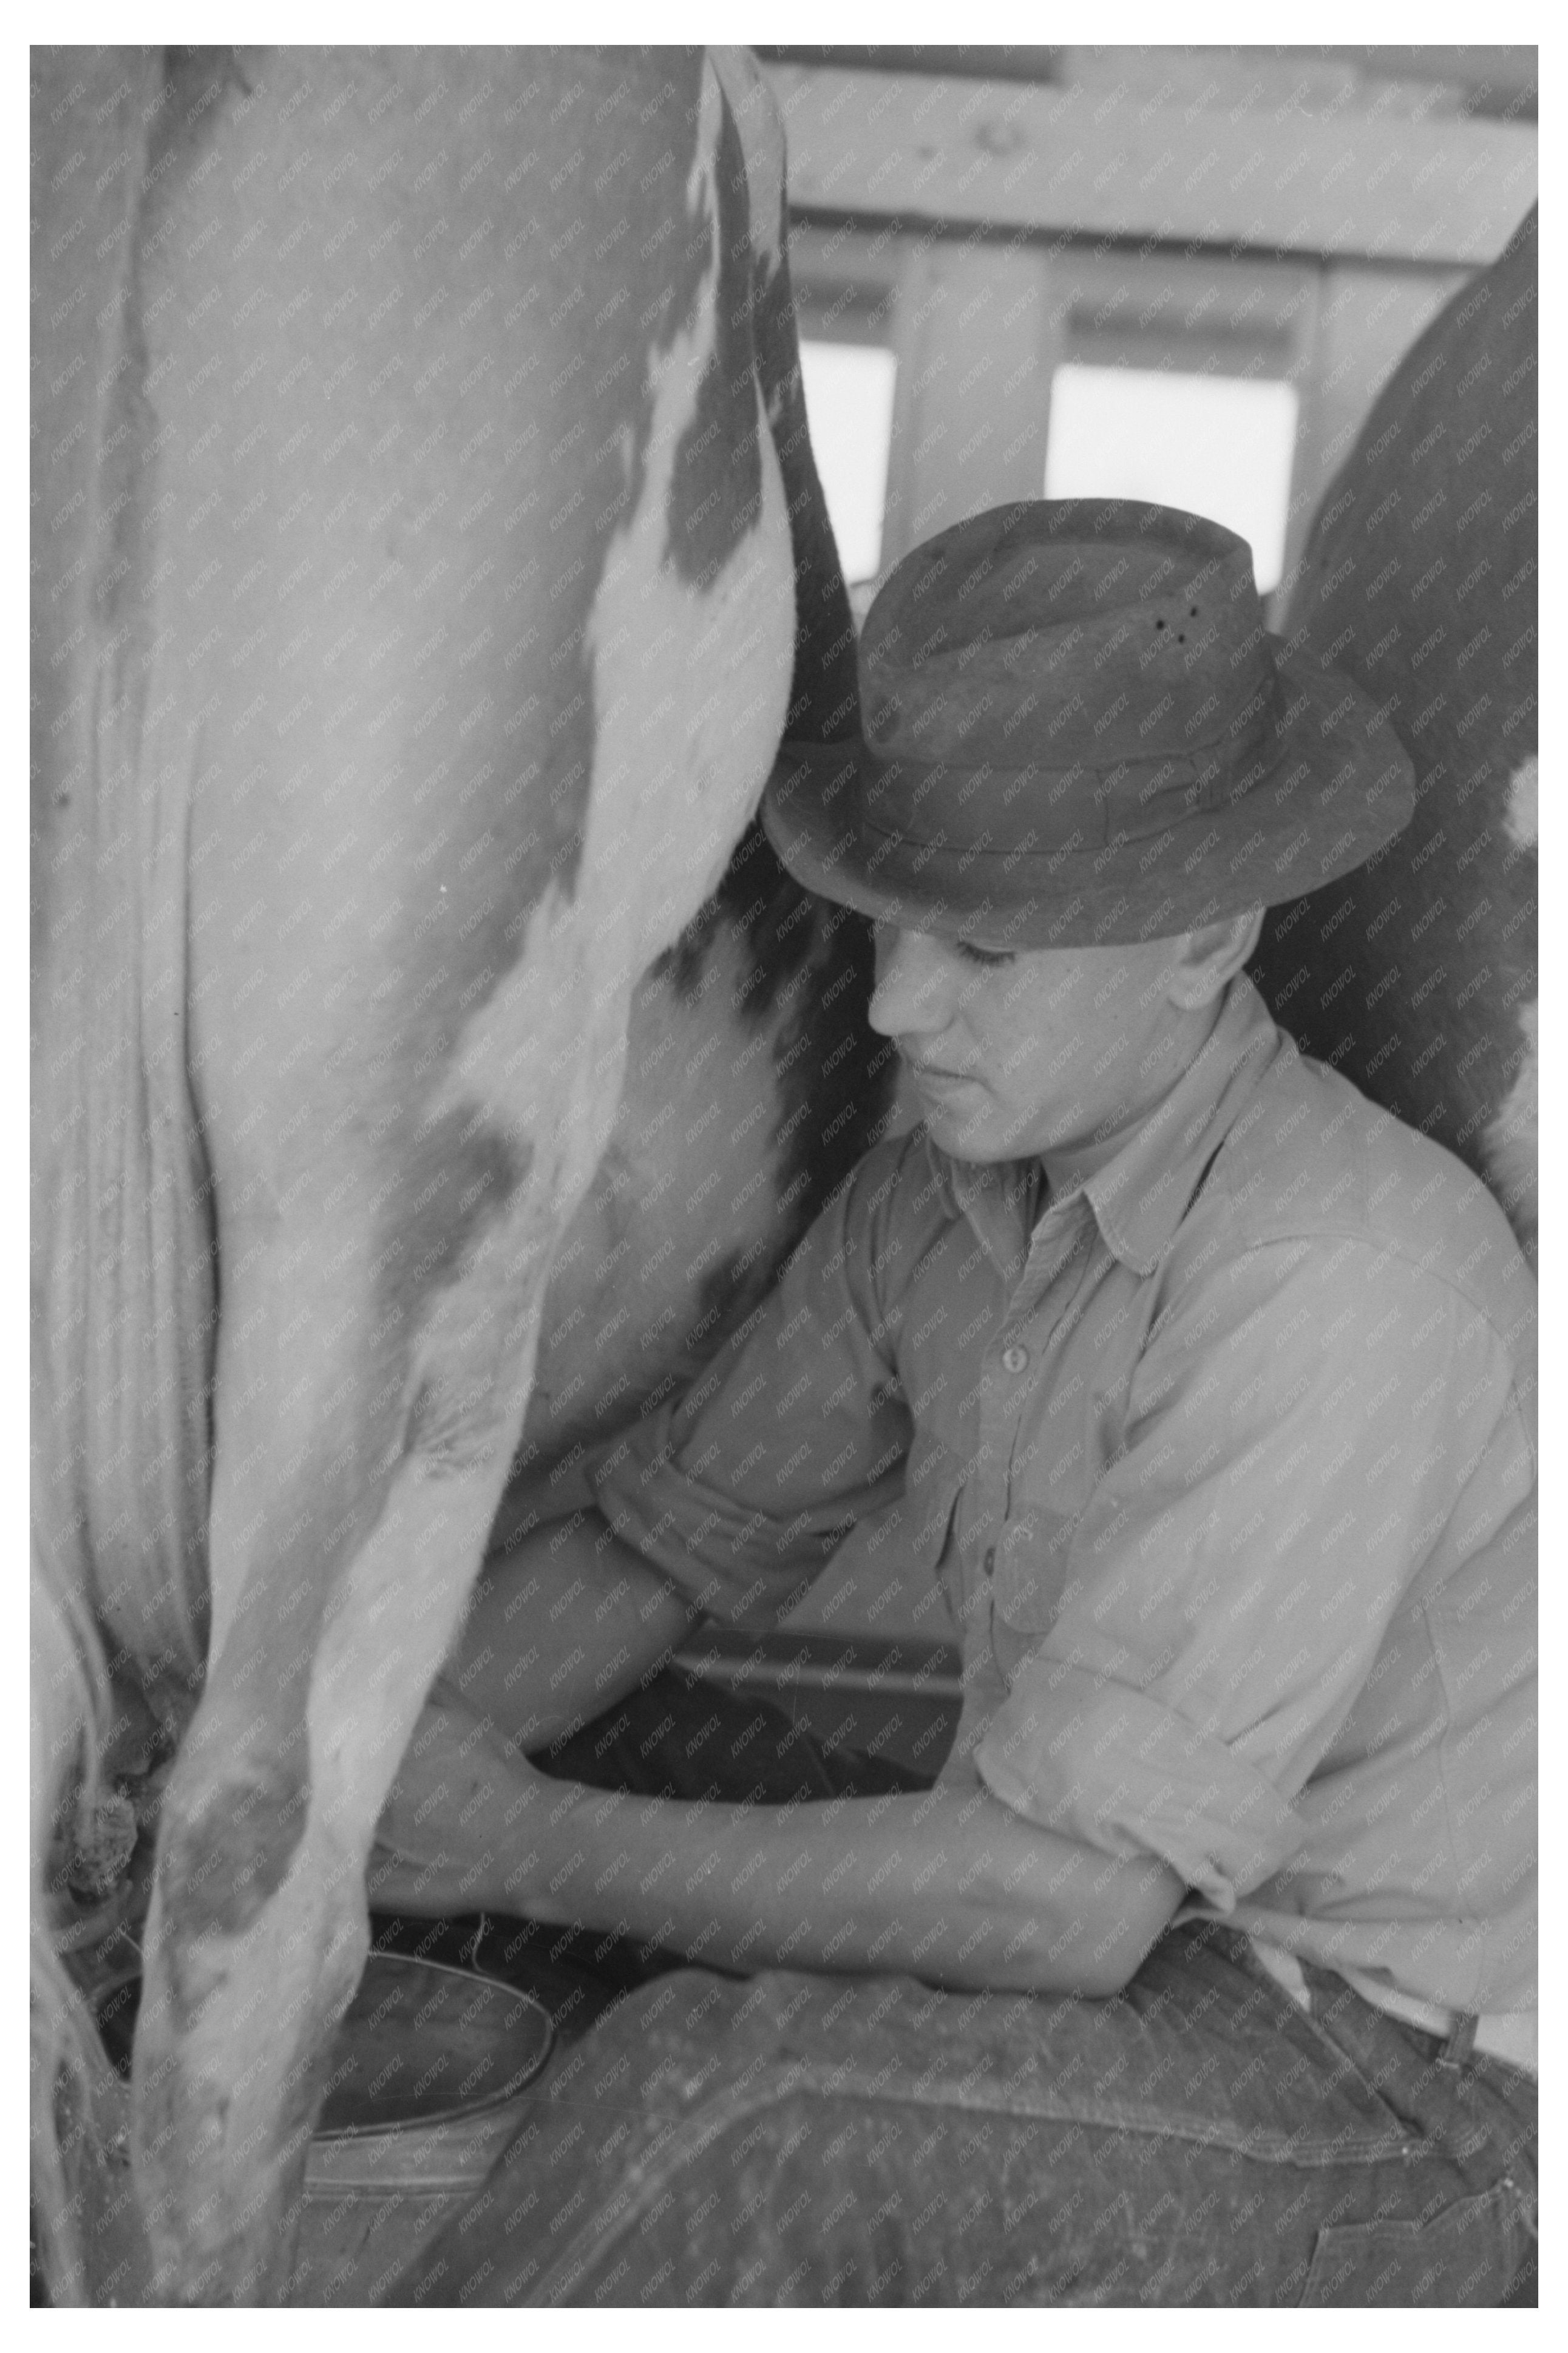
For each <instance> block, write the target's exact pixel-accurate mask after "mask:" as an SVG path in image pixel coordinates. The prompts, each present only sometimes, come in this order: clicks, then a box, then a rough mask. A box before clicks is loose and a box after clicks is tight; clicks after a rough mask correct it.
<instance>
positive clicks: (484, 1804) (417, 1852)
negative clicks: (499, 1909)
mask: <svg viewBox="0 0 1568 2353" xmlns="http://www.w3.org/2000/svg"><path fill="white" fill-rule="evenodd" d="M561 1796H562V1785H561V1783H560V1782H558V1781H550V1780H547V1779H546V1778H544V1776H543V1775H542V1774H540V1773H536V1772H535V1771H534V1769H533V1767H532V1766H531V1765H530V1764H529V1762H528V1760H527V1758H526V1757H523V1756H522V1755H521V1752H520V1751H519V1750H517V1749H515V1748H513V1747H510V1746H509V1745H508V1744H507V1743H506V1742H504V1741H503V1740H502V1739H501V1737H500V1734H499V1733H498V1732H497V1731H496V1730H495V1728H494V1726H493V1725H491V1723H490V1722H489V1718H488V1717H484V1716H480V1715H477V1714H476V1713H475V1711H474V1710H473V1709H472V1708H471V1707H470V1706H469V1705H468V1703H467V1701H466V1700H465V1699H464V1698H463V1697H462V1696H461V1694H458V1692H456V1691H455V1690H453V1688H452V1687H451V1686H450V1684H448V1683H446V1682H445V1680H444V1679H438V1680H437V1684H436V1686H435V1688H434V1690H433V1691H432V1692H431V1694H430V1697H429V1700H428V1701H427V1702H426V1708H425V1713H424V1715H422V1716H421V1717H420V1719H419V1722H418V1724H417V1725H416V1728H415V1733H414V1737H413V1739H412V1740H411V1741H410V1742H409V1744H408V1747H407V1750H406V1752H405V1756H404V1758H403V1762H402V1764H401V1765H400V1766H399V1767H398V1770H397V1778H396V1779H395V1781H394V1782H393V1785H392V1788H391V1789H390V1791H389V1792H388V1795H387V1799H386V1803H385V1805H384V1808H383V1809H382V1815H381V1820H380V1821H379V1823H378V1824H377V1826H376V1842H375V1847H374V1851H373V1852H372V1855H371V1861H370V1868H369V1871H368V1873H367V1875H366V1885H367V1888H368V1892H369V1894H370V1898H371V1901H372V1903H373V1904H374V1905H375V1906H376V1908H377V1909H378V1910H380V1911H384V1912H414V1913H418V1914H424V1915H431V1916H435V1917H441V1916H443V1915H450V1914H454V1913H460V1912H473V1911H478V1910H479V1909H480V1908H482V1907H483V1906H485V1905H489V1906H491V1907H494V1905H495V1904H496V1901H497V1895H498V1891H499V1892H504V1894H505V1896H506V1899H507V1904H508V1908H509V1909H512V1910H516V1911H524V1910H526V1909H527V1905H528V1897H529V1894H530V1890H531V1876H532V1873H533V1872H534V1871H535V1870H536V1869H537V1868H538V1864H539V1862H540V1861H541V1860H542V1854H541V1849H540V1842H539V1840H538V1839H537V1837H535V1835H534V1832H535V1831H538V1830H539V1829H541V1828H542V1827H544V1826H546V1825H547V1818H548V1815H549V1813H550V1811H551V1810H552V1807H553V1806H554V1805H556V1804H557V1803H558V1801H559V1799H560V1798H561Z"/></svg>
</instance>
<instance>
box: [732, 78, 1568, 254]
mask: <svg viewBox="0 0 1568 2353" xmlns="http://www.w3.org/2000/svg"><path fill="white" fill-rule="evenodd" d="M766 71H767V75H768V79H769V80H770V82H771V83H772V85H773V90H774V91H775V93H776V95H777V98H778V100H779V104H780V106H781V108H782V110H783V111H784V122H785V128H786V134H787V138H788V142H789V185H790V202H791V205H792V206H793V207H794V209H795V211H796V212H798V213H801V214H804V215H805V216H821V215H824V214H830V215H832V216H837V217H840V218H843V217H846V216H847V217H850V218H859V217H864V218H868V219H878V220H895V221H898V222H900V223H901V224H903V225H906V226H915V225H920V224H925V225H941V226H944V227H984V228H986V229H988V230H994V231H1001V232H1004V233H1005V232H1007V231H1009V230H1011V231H1015V232H1021V233H1023V234H1025V235H1030V236H1048V235H1061V234H1064V233H1068V234H1072V233H1076V234H1078V235H1080V236H1089V237H1116V238H1125V239H1130V240H1139V241H1142V240H1149V239H1152V240H1156V241H1158V242H1160V243H1162V244H1175V245H1184V246H1192V245H1202V246H1224V247H1236V246H1247V247H1252V248H1261V249H1263V250H1264V251H1268V252H1274V253H1310V254H1315V255H1322V254H1331V255H1348V256H1354V257H1357V258H1364V259H1376V260H1384V261H1411V260H1415V261H1422V262H1428V263H1437V264H1443V265H1453V264H1468V265H1475V264H1478V263H1482V262H1488V261H1491V260H1493V259H1495V258H1496V256H1497V254H1498V253H1499V252H1500V250H1501V248H1502V246H1503V243H1504V241H1505V239H1506V238H1507V237H1508V234H1509V232H1510V229H1511V228H1512V227H1514V225H1515V223H1516V222H1517V221H1518V220H1519V219H1520V218H1521V216H1522V215H1523V214H1524V213H1525V211H1526V210H1527V209H1528V207H1529V206H1530V205H1531V203H1532V202H1533V200H1534V197H1535V192H1536V150H1537V141H1536V133H1535V131H1534V128H1533V126H1531V125H1529V124H1524V123H1511V122H1506V123H1505V122H1493V121H1455V120H1453V119H1452V118H1447V119H1444V120H1441V121H1431V120H1411V119H1405V118H1396V117H1391V116H1389V115H1380V114H1376V113H1371V114H1369V113H1353V112H1352V111H1349V110H1347V111H1344V112H1343V113H1341V114H1339V115H1337V116H1336V115H1325V114H1321V113H1318V114H1309V113H1305V112H1301V111H1295V112H1280V111H1268V110H1262V109H1259V110H1256V111H1249V110H1245V109H1237V108H1230V109H1226V110H1217V109H1216V110H1214V111H1207V110H1205V109H1202V108H1199V107H1194V106H1173V105H1168V104H1167V105H1155V104H1150V103H1147V102H1145V103H1142V104H1133V103H1131V102H1127V101H1121V102H1119V101H1118V100H1117V99H1116V96H1115V93H1114V92H1110V93H1107V92H1106V91H1104V90H1071V89H1069V90H1052V89H1049V88H1042V87H1038V86H1035V85H1030V84H1028V83H1023V82H1000V81H984V80H968V81H952V80H948V79H942V77H939V76H933V75H925V74H912V73H896V74H888V73H868V72H853V71H848V70H846V69H839V68H816V67H803V66H789V65H780V66H770V67H768V68H767V69H766Z"/></svg>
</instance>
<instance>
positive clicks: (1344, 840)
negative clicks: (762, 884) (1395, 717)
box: [763, 499, 1415, 948]
mask: <svg viewBox="0 0 1568 2353" xmlns="http://www.w3.org/2000/svg"><path fill="white" fill-rule="evenodd" d="M859 664H860V700H861V719H862V727H863V731H864V732H863V735H862V737H861V738H859V739H858V740H855V741H852V742H847V743H839V744H797V743H794V742H789V741H786V742H785V744H784V746H783V748H782V750H781V752H780V754H779V759H778V762H777V765H775V767H774V770H773V775H772V776H771V777H770V778H769V781H768V786H767V790H766V792H765V793H764V795H763V826H764V828H765V829H766V832H767V835H768V839H770V841H771V842H772V843H773V848H774V849H776V850H777V852H778V854H779V856H780V857H781V858H782V859H783V860H784V864H785V865H786V866H787V867H788V868H789V870H790V871H791V872H792V873H793V874H794V876H795V879H796V881H799V882H802V883H804V884H805V886H806V888H807V889H808V890H811V891H815V892H819V893H820V894H821V895H822V896H824V897H826V898H829V899H837V900H839V901H842V902H845V903H846V904H847V905H849V906H852V907H858V908H860V909H862V910H863V911H864V912H865V913H868V914H871V915H876V916H879V917H882V918H884V919H885V920H887V921H889V922H890V923H898V924H900V925H902V926H903V927H905V928H906V929H909V930H913V931H927V932H935V933H939V934H945V935H946V936H948V937H951V938H958V939H964V940H968V941H972V942H973V943H974V944H976V945H980V946H989V947H994V948H1043V947H1075V946H1084V945H1088V944H1097V943H1104V944H1110V943H1112V942H1123V943H1124V942H1131V941H1138V940H1146V939H1153V938H1159V937H1164V936H1169V935H1173V934H1176V933H1180V932H1187V931H1194V930H1196V929H1197V928H1198V927H1199V926H1200V925H1201V924H1204V923H1213V922H1215V921H1217V920H1219V919H1220V918H1222V917H1224V916H1226V915H1234V914H1239V913H1242V912H1243V911H1244V910H1245V909H1247V908H1249V907H1257V906H1263V905H1274V904H1278V903H1279V902H1281V901H1283V900H1287V899H1296V898H1300V896H1301V895H1302V894H1303V893H1304V892H1309V891H1316V890H1318V889H1319V888H1320V887H1321V885H1322V884H1324V883H1326V882H1331V881H1335V880H1336V879H1337V878H1338V877H1339V876H1340V875H1342V874H1346V873H1348V872H1350V871H1351V870H1352V868H1353V867H1356V866H1359V865H1361V864H1362V863H1363V861H1364V860H1366V859H1368V858H1370V857H1371V856H1372V855H1373V852H1374V851H1376V850H1378V849H1382V848H1383V846H1384V844H1385V843H1386V842H1388V841H1390V840H1391V839H1393V838H1394V835H1395V834H1396V833H1398V832H1399V831H1400V829H1401V828H1403V827H1404V826H1405V825H1406V824H1407V823H1408V822H1409V819H1410V816H1411V813H1412V810H1413V808H1414V807H1415V780H1414V771H1413V769H1412V766H1411V762H1410V759H1409V756H1408V754H1406V753H1405V749H1404V747H1403V745H1402V744H1400V742H1399V739H1398V737H1397V736H1396V735H1395V734H1394V730H1393V728H1392V727H1391V726H1390V725H1389V723H1388V722H1387V721H1386V719H1385V718H1384V716H1383V715H1382V713H1381V712H1379V710H1378V708H1377V706H1376V705H1375V704H1374V703H1373V702H1372V700H1371V699H1370V697H1369V696H1368V695H1366V694H1365V693H1364V692H1363V690H1362V689H1361V688H1360V687H1358V686H1356V685H1355V684H1353V683H1352V681H1351V680H1349V679H1347V678H1345V677H1343V676H1342V675H1341V674H1340V673H1338V672H1337V671H1334V670H1325V669H1323V668H1321V666H1320V664H1319V662H1318V661H1317V659H1315V658H1314V659H1312V660H1310V662H1309V661H1306V660H1300V659H1294V658H1293V657H1292V656H1291V654H1290V652H1289V649H1288V647H1287V646H1286V645H1285V644H1284V643H1283V642H1282V641H1281V640H1280V639H1279V638H1277V637H1273V636H1271V635H1270V634H1269V632H1268V630H1267V629H1266V628H1265V627H1264V623H1263V610H1262V607H1261V605H1260V604H1259V602H1258V591H1257V587H1256V586H1255V584H1254V580H1253V574H1252V555H1251V551H1250V549H1249V548H1248V546H1247V543H1246V541H1245V540H1242V539H1238V538H1237V536H1236V534H1235V533H1233V532H1229V531H1226V530H1225V529H1224V528H1223V527H1222V526H1221V525H1220V524H1218V523H1215V522H1208V521H1206V520H1205V518H1204V517H1202V516H1199V515H1192V514H1184V513H1181V512H1178V511H1177V510H1175V509H1174V508H1171V507H1156V506H1145V505H1142V504H1140V503H1137V502H1134V501H1126V500H1094V499H1061V500H1044V499H1037V500H1033V501H1028V502H1026V503H1022V504H1018V505H1014V506H1005V507H994V508H993V509H991V510H990V511H989V512H987V513H984V514H978V515H973V516H971V517H970V518H969V520H968V521H967V522H961V523H957V524H954V526H953V527H952V529H951V530H949V531H944V532H940V533H938V534H937V536H936V537H935V538H934V539H931V540H928V541H926V543H924V545H923V546H921V547H917V548H916V549H915V550H914V552H913V553H912V554H910V555H907V556H906V557H905V558H904V559H903V561H902V563H901V564H900V565H897V566H896V567H895V568H894V570H893V571H892V572H891V573H890V574H889V577H888V579H887V581H886V582H885V583H884V585H883V586H882V588H881V590H880V591H879V595H878V596H877V597H876V599H875V601H874V603H873V604H872V607H871V609H870V612H869V613H868V616H867V619H866V627H865V630H864V633H863V635H862V637H861V639H860V647H859Z"/></svg>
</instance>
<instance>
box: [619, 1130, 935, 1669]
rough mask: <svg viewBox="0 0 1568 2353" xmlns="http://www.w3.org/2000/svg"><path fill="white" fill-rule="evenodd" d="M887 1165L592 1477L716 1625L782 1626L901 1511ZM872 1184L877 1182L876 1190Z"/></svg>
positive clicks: (626, 1536) (871, 1164)
mask: <svg viewBox="0 0 1568 2353" xmlns="http://www.w3.org/2000/svg"><path fill="white" fill-rule="evenodd" d="M892 1166H893V1161H892V1159H891V1158H890V1157H889V1155H888V1154H887V1153H886V1152H883V1153H878V1154H873V1155H871V1158H870V1160H869V1161H868V1162H866V1163H862V1165H861V1167H860V1169H859V1170H858V1172H857V1175H856V1176H854V1177H853V1178H852V1179H851V1180H850V1183H849V1184H848V1185H847V1187H845V1188H844V1190H843V1191H842V1192H841V1193H840V1194H839V1195H838V1196H837V1198H836V1199H835V1200H833V1201H831V1202H829V1204H828V1205H827V1207H826V1208H825V1209H824V1211H823V1212H822V1214H821V1216H820V1217H819V1218H818V1219H817V1220H816V1223H815V1225H814V1226H813V1227H812V1228H811V1229H810V1231H809V1232H808V1233H807V1235H806V1236H805V1240H804V1241H803V1242H802V1243H801V1245H800V1247H799V1249H798V1250H796V1251H795V1255H794V1257H793V1258H792V1259H791V1261H790V1262H789V1264H788V1266H787V1267H786V1268H785V1270H784V1274H783V1276H782V1277H781V1279H780V1281H779V1282H778V1284H777V1286H776V1288H775V1289H774V1290H773V1292H772V1293H770V1294H769V1296H768V1297H767V1298H766V1299H765V1300H764V1301H763V1304H762V1305H761V1307H759V1308H758V1310H757V1311H756V1313H755V1314H753V1315H752V1316H751V1317H750V1318H749V1319H748V1321H747V1323H746V1324H743V1325H742V1328H741V1330H740V1331H739V1332H738V1333H736V1334H735V1335H733V1337H732V1338H731V1340H730V1341H729V1342H727V1343H726V1345H724V1346H723V1347H722V1348H721V1350H720V1352H719V1354H718V1356H717V1357H716V1358H715V1359H714V1361H713V1363H712V1364H711V1365H710V1366H709V1367H708V1369H707V1371H706V1372H705V1373H704V1375H703V1376H702V1377H701V1379H700V1381H699V1382H698V1383H697V1385H696V1386H695V1387H694V1388H691V1389H689V1391H687V1393H686V1394H685V1395H684V1396H683V1397H681V1398H678V1399H675V1400H673V1401H671V1403H669V1404H668V1405H667V1406H666V1407H665V1408H663V1409H662V1410H661V1411H660V1412H658V1414H656V1415H654V1416H651V1417H650V1418H649V1419H647V1420H646V1421H644V1422H642V1423H639V1424H638V1425H637V1429H636V1430H633V1431H632V1432H630V1433H628V1435H627V1437H626V1439H625V1440H623V1442H622V1443H621V1444H620V1445H619V1446H618V1447H617V1448H616V1451H614V1453H612V1454H611V1455H610V1456H609V1457H608V1459H607V1461H605V1462H604V1463H603V1464H602V1465H601V1466H600V1468H599V1470H598V1472H597V1473H596V1477H595V1484H596V1489H597V1499H598V1504H599V1509H600V1510H601V1512H602V1513H603V1514H604V1516H605V1519H606V1520H607V1521H608V1522H609V1524H610V1525H611V1526H612V1527H613V1528H614V1529H615V1531H616V1535H619V1536H620V1537H621V1538H622V1539H623V1541H624V1542H626V1543H627V1544H630V1545H632V1546H635V1547H636V1548H637V1550H638V1551H639V1552H641V1553H642V1554H643V1555H644V1556H645V1557H646V1558H647V1559H648V1560H649V1561H651V1562H652V1563H653V1564H654V1565H655V1566H656V1567H658V1568H659V1569H661V1570H662V1571H663V1572H664V1573H665V1574H666V1575H667V1576H668V1577H669V1578H670V1579H671V1581H672V1582H673V1583H674V1584H676V1585H677V1586H678V1587H679V1588H680V1589H681V1590H682V1591H683V1592H685V1593H687V1594H688V1595H689V1597H690V1599H693V1600H694V1601H696V1602H698V1603H700V1606H701V1607H702V1608H703V1609H705V1610H707V1611H709V1612H710V1614H711V1615H714V1616H717V1617H721V1618H726V1619H731V1620H755V1621H757V1622H759V1623H765V1622H768V1621H769V1620H773V1619H776V1618H777V1617H778V1616H779V1615H780V1614H782V1613H783V1612H784V1611H785V1610H787V1609H789V1608H790V1607H791V1606H792V1605H793V1604H794V1602H795V1601H796V1600H797V1599H799V1598H800V1596H801V1594H802V1592H803V1591H804V1590H805V1586H806V1585H807V1584H808V1583H809V1582H810V1580H811V1578H812V1577H815V1576H816V1575H817V1574H818V1573H819V1572H820V1570H821V1569H822V1568H823V1567H826V1563H827V1561H828V1559H829V1558H830V1557H831V1556H832V1554H833V1552H834V1551H835V1550H836V1548H837V1546H838V1544H839V1543H840V1542H841V1541H842V1539H843V1537H844V1536H845V1535H847V1533H848V1531H849V1529H850V1528H851V1527H852V1526H853V1525H854V1524H855V1522H856V1521H857V1520H858V1518H859V1517H861V1516H862V1514H866V1513H868V1512H872V1511H877V1510H879V1509H880V1508H881V1507H882V1506H883V1505H884V1504H887V1503H889V1501H890V1500H892V1499H893V1498H895V1497H896V1496H897V1495H898V1494H899V1493H900V1489H901V1486H902V1481H903V1463H904V1458H905V1456H906V1454H907V1452H908V1449H909V1443H910V1415H909V1411H908V1409H907V1407H906V1405H905V1403H904V1400H903V1398H902V1395H901V1393H900V1390H899V1388H898V1384H897V1378H896V1375H895V1373H894V1371H893V1357H892V1347H891V1334H892V1328H893V1325H894V1324H896V1319H897V1313H898V1310H897V1306H896V1304H895V1305H894V1306H892V1307H891V1308H890V1309H889V1307H888V1306H887V1305H886V1304H885V1302H886V1299H887V1296H888V1293H889V1291H893V1292H896V1289H897V1284H896V1282H889V1281H888V1280H887V1279H886V1278H887V1277H888V1274H889V1267H890V1266H893V1265H895V1264H896V1261H897V1257H898V1250H897V1245H896V1242H895V1241H894V1240H892V1239H891V1237H890V1236H889V1232H888V1230H887V1222H886V1218H885V1215H884V1210H885V1205H886V1202H887V1199H888V1197H889V1194H890V1192H891V1189H892V1187H891V1185H890V1183H889V1176H890V1172H891V1169H892ZM879 1179H880V1181H879Z"/></svg>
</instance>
